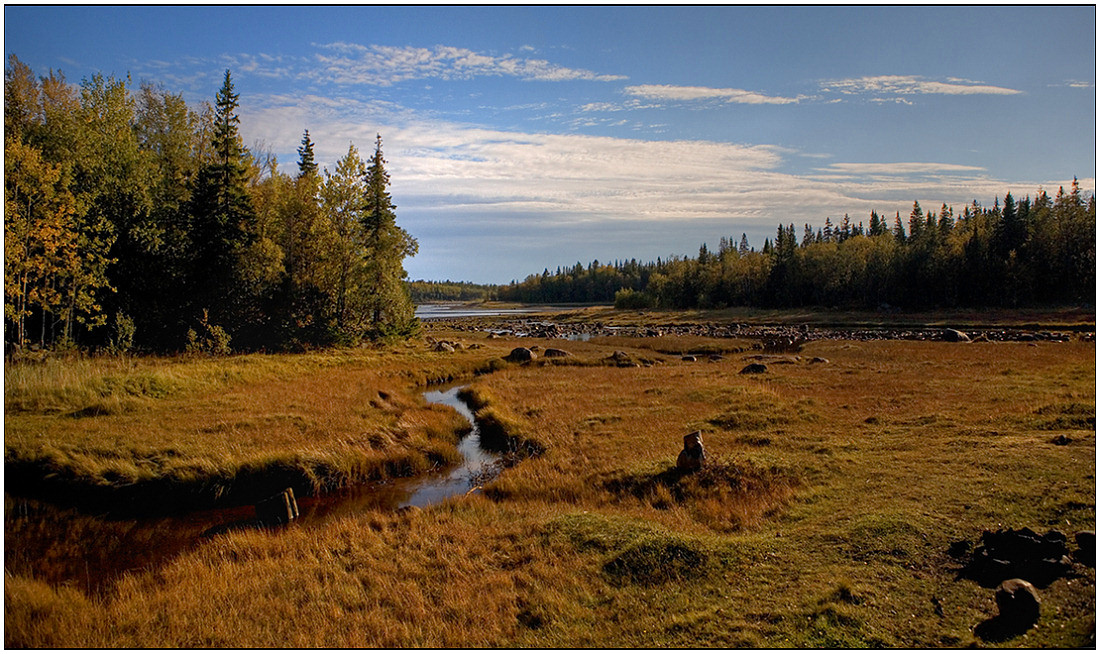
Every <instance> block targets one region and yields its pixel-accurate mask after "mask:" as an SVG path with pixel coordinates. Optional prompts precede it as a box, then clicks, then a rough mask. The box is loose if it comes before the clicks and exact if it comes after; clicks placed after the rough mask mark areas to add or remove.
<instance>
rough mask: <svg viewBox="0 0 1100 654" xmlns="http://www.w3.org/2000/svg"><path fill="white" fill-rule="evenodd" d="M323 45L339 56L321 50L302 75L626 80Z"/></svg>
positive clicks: (474, 55)
mask: <svg viewBox="0 0 1100 654" xmlns="http://www.w3.org/2000/svg"><path fill="white" fill-rule="evenodd" d="M319 47H320V48H322V49H323V50H327V51H329V52H332V53H334V54H321V53H318V54H317V55H315V58H314V61H315V64H316V65H315V67H314V68H312V69H306V70H304V71H303V72H302V73H301V76H302V77H305V78H308V79H313V80H317V81H327V82H333V83H336V84H370V85H376V86H389V85H391V84H395V83H398V82H402V81H405V80H410V79H429V78H431V79H443V80H453V79H470V78H473V77H483V76H494V77H501V76H506V77H516V78H519V79H522V80H531V81H551V82H560V81H572V80H591V81H599V82H608V81H615V80H622V79H626V78H625V77H624V76H622V75H606V74H599V73H595V72H592V71H589V70H583V69H576V68H568V67H565V66H559V65H557V64H553V63H550V62H549V61H546V60H544V59H527V58H520V57H515V56H513V55H510V54H506V55H500V56H496V55H488V54H484V53H479V52H474V51H473V50H468V49H466V48H456V47H451V46H442V45H440V46H435V47H434V48H418V47H412V46H400V47H397V46H382V45H359V44H355V43H344V42H337V43H329V44H325V45H321V46H319Z"/></svg>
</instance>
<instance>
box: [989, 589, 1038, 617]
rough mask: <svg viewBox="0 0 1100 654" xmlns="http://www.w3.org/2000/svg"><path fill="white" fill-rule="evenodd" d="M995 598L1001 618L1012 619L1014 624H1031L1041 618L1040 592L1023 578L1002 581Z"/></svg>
mask: <svg viewBox="0 0 1100 654" xmlns="http://www.w3.org/2000/svg"><path fill="white" fill-rule="evenodd" d="M993 598H994V599H995V600H996V601H997V610H999V611H1000V617H1001V619H1002V620H1007V621H1011V623H1012V626H1015V627H1025V626H1031V625H1033V624H1035V622H1036V621H1037V620H1038V619H1039V592H1038V591H1036V590H1035V586H1032V585H1031V584H1030V583H1028V582H1027V581H1024V580H1023V579H1006V580H1005V581H1003V582H1001V585H1000V586H997V591H996V593H994V595H993Z"/></svg>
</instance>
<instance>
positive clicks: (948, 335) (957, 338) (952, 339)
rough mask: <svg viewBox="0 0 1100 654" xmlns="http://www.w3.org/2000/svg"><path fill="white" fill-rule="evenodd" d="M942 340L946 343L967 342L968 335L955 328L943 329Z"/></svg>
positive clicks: (968, 340) (968, 339)
mask: <svg viewBox="0 0 1100 654" xmlns="http://www.w3.org/2000/svg"><path fill="white" fill-rule="evenodd" d="M943 340H945V341H947V342H948V343H969V342H970V337H969V336H967V335H966V334H964V333H963V332H960V331H959V330H957V329H945V330H943Z"/></svg>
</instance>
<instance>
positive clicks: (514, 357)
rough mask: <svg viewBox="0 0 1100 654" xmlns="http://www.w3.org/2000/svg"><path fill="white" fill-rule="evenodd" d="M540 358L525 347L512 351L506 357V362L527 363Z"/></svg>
mask: <svg viewBox="0 0 1100 654" xmlns="http://www.w3.org/2000/svg"><path fill="white" fill-rule="evenodd" d="M537 358H538V355H537V354H535V353H534V352H532V351H531V350H529V349H527V348H525V347H517V348H516V349H514V350H512V351H511V353H509V354H508V356H506V357H504V360H505V361H511V362H512V363H526V362H527V361H534V360H535V359H537Z"/></svg>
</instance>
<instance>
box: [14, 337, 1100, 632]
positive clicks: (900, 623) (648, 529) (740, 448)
mask: <svg viewBox="0 0 1100 654" xmlns="http://www.w3.org/2000/svg"><path fill="white" fill-rule="evenodd" d="M549 343H551V342H549V341H548V342H547V344H549ZM518 344H526V343H523V342H522V341H518V340H509V339H500V340H499V341H487V342H486V343H485V344H484V346H485V347H484V348H483V349H482V350H475V351H473V352H474V354H476V356H479V357H481V359H480V361H474V358H471V359H469V361H470V362H471V364H470V368H469V369H471V370H472V369H474V368H476V367H477V366H478V365H481V364H483V363H484V362H485V361H486V360H489V359H491V358H499V357H500V356H502V355H503V354H506V353H507V352H508V351H509V349H510V348H511V347H514V346H515V345H518ZM569 349H571V350H573V351H574V354H575V355H576V357H577V358H578V359H580V360H581V361H598V360H600V359H602V358H603V357H606V356H607V355H608V354H610V352H609V351H608V349H609V348H608V347H607V346H600V345H599V344H592V343H587V344H573V345H571V346H570V348H569ZM805 353H806V354H807V355H809V356H821V357H824V358H827V359H828V360H829V363H828V364H826V365H808V364H795V365H789V366H775V367H774V369H773V370H771V371H770V372H769V373H767V374H766V375H763V376H760V377H749V376H743V375H739V374H738V373H739V370H740V368H741V367H743V361H741V360H740V358H739V357H737V356H735V355H734V356H727V357H726V359H725V360H722V361H717V362H713V363H703V362H697V363H687V362H680V361H672V360H666V361H664V362H663V363H659V364H655V365H652V366H651V367H644V366H643V367H624V368H620V367H614V366H606V365H601V366H537V365H535V366H531V365H526V366H518V365H508V366H503V367H500V368H499V369H498V370H497V371H496V372H493V373H492V374H488V375H483V376H481V377H480V378H478V380H477V383H476V386H477V391H476V393H477V394H478V395H479V396H480V397H481V398H482V399H483V400H484V401H485V406H486V407H490V408H493V409H494V410H496V411H498V412H500V414H501V415H504V416H506V417H508V418H509V419H510V420H512V421H513V423H512V424H513V426H514V428H515V429H516V430H518V433H520V434H522V436H524V437H526V438H531V439H537V441H538V442H539V443H541V444H543V446H544V449H543V451H542V452H541V453H540V454H539V455H538V456H533V457H527V458H524V459H522V460H520V461H518V462H517V463H516V464H515V465H514V466H512V467H511V468H509V469H507V470H505V471H504V472H503V473H502V474H501V476H500V477H499V478H497V479H496V480H495V481H494V482H492V483H491V484H490V485H488V486H487V487H486V489H485V490H486V493H485V495H483V496H471V497H468V498H465V499H456V500H453V501H449V502H446V503H444V504H442V505H439V506H436V507H432V508H429V509H425V510H421V511H413V512H408V513H403V514H399V515H394V514H382V513H370V512H368V513H364V514H362V515H357V516H353V517H348V518H345V519H341V520H338V521H334V522H331V523H327V524H324V525H320V526H317V527H315V528H309V529H304V528H299V527H293V526H292V527H291V528H289V529H284V530H279V531H256V532H237V533H230V534H225V535H223V536H218V537H216V538H214V539H211V540H209V541H207V542H205V543H203V544H201V545H200V546H199V547H197V548H196V549H195V550H193V551H191V552H189V553H187V554H184V555H181V556H179V557H178V558H176V559H175V560H173V561H172V562H170V563H169V564H167V565H165V566H163V567H160V568H159V569H156V570H151V571H148V572H144V573H137V574H132V575H128V576H126V577H124V578H123V580H122V581H121V582H120V583H119V584H118V585H117V586H116V588H115V589H114V590H113V591H112V592H111V593H109V594H108V595H107V596H106V597H104V598H103V599H102V600H95V601H93V600H90V599H89V598H87V597H84V596H83V595H81V594H79V593H78V592H77V593H75V594H74V591H73V589H71V588H67V587H64V586H51V585H48V584H44V583H42V582H41V581H39V580H36V579H33V578H28V577H25V576H19V575H16V576H9V578H8V579H7V583H6V584H5V615H6V622H5V629H6V642H5V644H6V645H7V646H9V647H647V648H658V647H662V648H663V647H688V648H698V647H802V648H806V647H906V648H913V647H916V648H927V647H952V648H954V647H965V646H972V645H981V644H983V642H982V641H980V640H978V638H977V637H976V636H975V635H974V631H973V630H974V627H975V625H977V624H979V623H980V622H981V621H982V620H985V619H987V618H988V617H990V616H991V615H993V614H994V613H995V611H996V608H995V606H994V605H993V601H992V594H991V593H990V592H989V591H988V590H986V589H983V588H981V587H979V586H978V585H977V584H975V583H973V582H969V581H965V580H961V581H960V580H956V572H957V565H958V564H957V562H956V561H954V560H952V559H951V558H950V557H949V556H948V555H947V554H946V550H947V549H948V546H949V544H950V543H951V542H953V541H955V540H958V539H962V538H968V539H971V540H976V539H977V538H978V537H980V534H981V531H982V530H984V529H997V528H1003V527H1013V528H1018V527H1023V526H1028V527H1031V528H1033V529H1035V530H1036V531H1045V530H1047V529H1051V528H1057V529H1060V530H1062V531H1064V532H1066V533H1068V534H1072V533H1073V532H1075V531H1077V530H1084V529H1094V528H1095V499H1094V497H1095V433H1094V431H1093V430H1094V427H1092V426H1091V425H1094V422H1093V423H1089V422H1088V421H1087V418H1088V417H1089V412H1090V411H1089V407H1094V406H1095V402H1094V397H1095V383H1094V375H1095V367H1094V360H1095V348H1094V346H1093V345H1092V344H1091V343H1079V342H1072V343H1060V344H1040V345H1038V346H1035V347H1031V346H1029V345H1027V344H1023V343H1003V344H1002V343H979V344H969V345H963V344H948V343H914V342H875V343H846V342H841V341H838V342H823V343H813V344H811V345H808V346H807V348H806V352H805ZM456 354H457V353H456ZM634 355H635V356H637V358H643V357H644V356H645V355H644V354H643V355H638V354H637V351H636V350H635V351H634ZM393 356H394V357H395V359H394V360H392V361H390V362H389V363H387V364H386V365H388V366H391V368H390V372H391V373H392V374H388V375H382V376H381V377H372V376H370V375H369V374H368V373H366V372H364V371H358V372H356V373H355V375H354V376H353V377H350V378H349V377H346V376H343V375H331V374H330V375H329V378H328V379H326V380H325V381H326V382H328V383H327V385H326V383H324V382H322V381H321V378H320V377H314V376H311V375H304V376H299V377H297V378H296V382H295V383H293V384H290V383H289V382H287V383H288V384H289V385H288V386H285V387H280V386H278V384H275V382H263V383H258V384H248V385H247V386H248V387H249V392H248V393H243V391H242V396H245V395H247V396H249V397H255V398H256V401H257V402H258V405H257V406H267V407H269V408H268V410H267V412H265V413H261V412H259V411H255V410H254V411H253V412H252V413H253V414H254V415H253V417H251V418H247V417H241V416H248V415H250V414H249V413H248V412H247V411H246V412H242V411H240V407H242V406H245V404H242V403H244V402H245V400H244V399H243V397H235V396H234V394H233V393H232V392H230V393H225V394H223V395H225V397H224V398H204V397H203V396H201V395H198V396H191V397H190V398H188V399H185V400H180V401H179V404H173V402H174V401H173V400H171V399H165V400H156V401H155V404H164V406H165V407H168V406H169V405H171V407H172V408H171V411H168V409H167V408H166V409H165V410H166V411H168V412H166V413H165V414H163V415H165V416H166V417H172V418H173V419H175V418H178V419H179V420H180V421H181V422H183V423H185V424H190V423H187V420H188V418H187V416H188V415H189V413H188V411H190V410H191V409H189V408H188V407H192V406H194V405H202V406H204V407H206V409H209V407H211V406H220V405H218V404H217V402H215V401H214V400H215V399H218V400H220V401H223V402H225V403H226V404H225V408H226V409H227V411H226V413H225V414H223V415H222V416H221V422H224V423H225V424H226V428H225V429H226V430H228V431H223V432H219V433H222V434H223V437H224V434H226V433H233V434H237V435H238V436H239V437H241V438H242V439H243V440H245V441H248V442H252V443H253V444H254V446H256V447H259V446H260V445H261V444H262V443H263V442H264V441H265V439H268V438H270V439H273V440H275V441H278V442H281V443H283V445H284V446H287V447H297V448H301V447H303V446H304V443H306V442H308V441H309V440H310V439H308V438H304V437H302V436H301V435H302V434H307V433H312V434H313V436H312V438H313V439H316V438H317V437H318V435H319V434H323V433H327V432H329V431H333V430H335V433H339V434H342V436H341V437H342V438H345V439H349V442H359V443H366V444H370V443H371V442H372V441H371V440H370V438H367V439H366V440H365V441H355V440H354V438H355V433H357V432H358V431H359V430H358V429H354V430H347V431H340V430H339V429H338V428H337V425H338V424H340V423H341V422H342V421H343V418H349V417H351V416H352V415H353V414H352V412H350V411H347V410H343V413H341V414H340V415H341V416H342V419H340V420H334V421H333V422H331V423H329V422H325V421H324V420H323V419H322V418H321V417H320V415H319V414H317V413H313V412H311V411H310V410H309V409H308V406H309V402H307V401H305V398H306V397H311V396H312V395H311V394H310V393H309V392H307V391H306V390H304V389H307V388H315V389H320V388H329V390H327V391H325V395H332V394H333V391H332V390H331V388H332V387H338V388H348V387H350V386H353V384H351V379H357V380H359V383H360V384H362V387H363V388H365V389H366V390H363V391H362V394H361V395H356V394H355V392H353V391H352V390H347V391H346V393H348V394H350V395H348V396H347V397H346V398H345V399H333V400H332V402H333V403H332V404H331V405H329V410H331V411H336V410H337V408H338V407H341V406H355V407H356V410H357V411H362V412H365V413H366V414H367V415H368V416H371V417H369V418H364V420H366V421H367V422H364V423H360V424H359V426H363V425H365V424H368V422H369V423H370V424H375V425H377V424H379V420H382V416H388V418H386V419H387V420H390V421H392V426H393V427H396V425H397V424H398V423H399V422H400V421H401V420H403V419H404V420H408V419H410V418H409V415H410V414H409V411H415V410H416V405H415V402H414V401H413V399H411V398H408V397H407V396H402V394H401V393H400V392H398V390H397V387H398V386H399V385H398V384H396V383H393V384H392V385H391V383H390V382H392V380H394V379H401V380H406V381H411V380H412V379H414V378H418V379H423V378H424V377H425V376H430V374H431V371H430V369H429V366H428V365H426V362H427V363H428V364H430V363H431V361H430V360H427V359H424V358H422V357H423V355H422V354H420V353H417V352H410V353H406V354H401V355H397V354H394V355H393ZM453 356H454V355H446V356H445V355H439V358H438V359H436V360H435V361H436V362H438V363H439V364H440V365H450V366H454V365H455V361H456V359H453V358H447V357H453ZM460 356H467V353H466V352H465V351H464V352H463V353H462V354H461V355H460ZM400 357H407V358H406V360H405V361H401V362H399V361H397V359H398V358H400ZM402 365H405V366H408V368H409V370H410V371H409V372H408V373H404V372H400V371H398V369H399V368H400V367H401V366H402ZM349 374H350V373H349ZM360 375H362V376H360ZM367 379H370V380H372V381H373V382H374V385H373V386H372V385H371V384H368V383H366V381H365V380H367ZM295 389H297V390H295ZM379 390H382V391H383V392H385V393H387V394H388V399H384V400H383V398H380V396H379V395H378V391H379ZM295 393H302V394H303V395H300V396H299V395H296V394H295ZM372 396H373V399H374V400H375V401H377V402H378V406H377V407H373V408H370V409H367V408H365V407H369V406H370V399H371V397H372ZM275 397H289V398H292V399H291V401H283V402H282V403H281V404H279V409H278V411H275V410H272V409H271V405H272V403H273V402H274V399H273V398H275ZM264 398H265V399H264ZM293 398H298V399H293ZM348 398H351V399H348ZM354 398H360V399H361V400H363V401H358V400H355V399H354ZM746 406H752V407H755V410H756V411H760V412H763V413H764V414H765V416H770V417H768V418H767V419H765V420H762V421H760V422H751V421H748V417H747V416H736V412H737V410H738V408H739V407H746ZM399 407H403V408H404V411H400V410H398V408H399ZM204 410H205V409H204ZM321 413H323V412H321ZM1093 413H1094V409H1093ZM269 415H270V416H275V417H273V418H272V419H271V420H270V421H269V422H265V423H263V424H270V425H276V426H278V427H277V428H276V429H273V430H272V432H273V433H271V434H266V435H265V434H261V433H259V431H260V430H257V429H254V427H253V426H252V425H251V422H252V421H255V422H257V423H259V422H260V416H269ZM295 416H297V417H295ZM123 417H125V416H101V417H97V418H82V419H73V418H69V419H68V420H70V421H76V420H85V421H91V422H89V423H86V424H85V429H83V430H74V431H73V432H71V433H70V434H69V438H70V439H73V440H79V438H80V435H79V434H78V433H77V431H79V432H80V433H84V432H86V431H88V429H89V428H91V427H92V426H93V425H99V424H103V425H107V424H114V421H116V420H120V419H121V418H123ZM1059 417H1062V418H1063V420H1064V421H1063V422H1050V421H1052V420H1057V419H1059ZM240 423H248V424H240ZM217 424H220V423H217ZM699 428H702V429H703V430H704V442H705V445H706V447H707V450H708V453H709V455H710V456H711V457H712V463H713V466H714V467H713V468H712V470H711V471H710V472H709V473H708V474H710V475H711V476H712V478H704V477H705V475H700V476H699V478H698V479H690V480H680V483H679V485H675V484H673V483H662V478H661V475H662V473H664V472H665V471H667V470H668V469H669V468H670V467H671V466H672V464H673V462H674V461H675V457H676V454H677V452H678V451H679V449H680V447H681V444H682V440H681V437H682V435H683V434H684V433H687V432H688V431H692V430H694V429H699ZM101 431H102V433H104V434H106V433H108V432H109V430H107V429H103V430H101ZM295 433H297V434H298V435H297V436H295V435H294V434H295ZM374 434H375V436H376V441H377V442H376V445H377V446H378V447H379V448H381V449H384V450H390V449H391V448H398V449H399V448H401V447H404V445H403V444H407V443H410V442H412V441H415V439H414V438H413V437H412V436H408V435H407V436H405V437H404V439H402V438H400V436H399V434H400V429H395V428H392V427H391V428H387V429H386V430H382V431H378V432H374ZM1061 434H1065V435H1067V437H1068V438H1069V441H1068V444H1066V445H1057V444H1055V443H1053V442H1052V438H1053V437H1054V436H1057V435H1061ZM165 436H167V434H163V433H162V434H161V437H165ZM333 438H335V436H333ZM249 439H252V440H249ZM166 440H171V439H166ZM120 442H129V441H120ZM296 443H297V445H295V444H296ZM176 447H182V445H177V446H176ZM106 449H110V447H107V448H106ZM393 451H395V452H396V451H397V449H393ZM739 480H740V483H738V481H739ZM635 491H637V492H635ZM738 503H740V504H738ZM9 546H10V545H9ZM654 566H655V567H654ZM647 570H650V571H651V573H647V572H646V571H647ZM1077 572H1078V574H1080V575H1081V576H1080V577H1077V578H1071V579H1062V580H1058V581H1056V582H1054V583H1052V584H1051V585H1050V586H1049V587H1048V588H1045V589H1042V590H1041V591H1040V592H1041V593H1042V596H1043V617H1042V618H1041V619H1040V621H1039V623H1038V624H1037V625H1036V627H1035V628H1034V629H1032V630H1030V631H1029V632H1028V633H1026V634H1024V635H1021V636H1018V637H1016V638H1015V639H1013V640H1010V641H1007V642H1006V643H998V644H997V645H1000V646H1012V647H1046V648H1064V647H1080V646H1087V645H1089V644H1090V643H1091V642H1092V639H1093V638H1094V632H1095V600H1094V597H1095V586H1094V584H1095V573H1094V571H1093V570H1092V569H1091V568H1085V567H1083V566H1078V569H1077ZM933 600H934V601H933ZM937 607H938V608H937Z"/></svg>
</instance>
